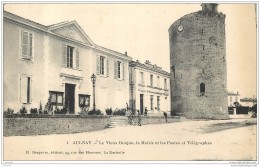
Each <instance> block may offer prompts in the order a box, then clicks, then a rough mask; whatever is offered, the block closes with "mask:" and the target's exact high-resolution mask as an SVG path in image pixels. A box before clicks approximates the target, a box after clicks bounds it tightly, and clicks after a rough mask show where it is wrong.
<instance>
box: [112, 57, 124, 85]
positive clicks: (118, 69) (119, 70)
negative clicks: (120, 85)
mask: <svg viewBox="0 0 260 167" xmlns="http://www.w3.org/2000/svg"><path fill="white" fill-rule="evenodd" d="M114 67H115V78H117V79H121V80H123V79H124V63H123V62H121V61H116V60H115V62H114Z"/></svg>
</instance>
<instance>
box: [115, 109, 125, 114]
mask: <svg viewBox="0 0 260 167" xmlns="http://www.w3.org/2000/svg"><path fill="white" fill-rule="evenodd" d="M125 114H126V109H125V108H123V109H118V108H116V109H115V111H114V113H113V115H125Z"/></svg>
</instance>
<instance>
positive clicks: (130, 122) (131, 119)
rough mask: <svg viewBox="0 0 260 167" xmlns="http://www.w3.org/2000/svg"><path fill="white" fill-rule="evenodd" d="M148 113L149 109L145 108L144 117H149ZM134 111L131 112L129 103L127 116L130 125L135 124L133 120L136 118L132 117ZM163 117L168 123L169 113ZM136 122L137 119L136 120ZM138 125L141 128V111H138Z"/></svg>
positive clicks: (164, 113)
mask: <svg viewBox="0 0 260 167" xmlns="http://www.w3.org/2000/svg"><path fill="white" fill-rule="evenodd" d="M147 113H148V110H147V107H145V110H144V115H145V116H147ZM132 114H133V113H132V111H131V110H130V107H129V106H128V103H126V115H125V116H127V117H128V123H129V124H130V125H132V124H133V120H134V118H135V117H134V116H133V115H132ZM163 115H164V117H165V120H166V122H167V113H166V112H163ZM135 120H136V119H135ZM137 123H138V126H141V113H140V111H139V110H137Z"/></svg>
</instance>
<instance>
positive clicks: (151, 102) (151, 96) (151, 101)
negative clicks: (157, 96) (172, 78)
mask: <svg viewBox="0 0 260 167" xmlns="http://www.w3.org/2000/svg"><path fill="white" fill-rule="evenodd" d="M150 105H151V110H153V95H150Z"/></svg>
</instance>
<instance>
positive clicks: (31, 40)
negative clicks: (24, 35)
mask: <svg viewBox="0 0 260 167" xmlns="http://www.w3.org/2000/svg"><path fill="white" fill-rule="evenodd" d="M28 47H29V48H28V51H29V53H28V58H29V59H32V51H33V35H32V33H29V45H28Z"/></svg>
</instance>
